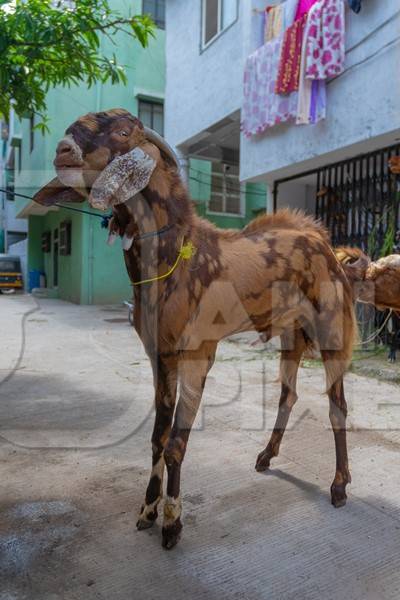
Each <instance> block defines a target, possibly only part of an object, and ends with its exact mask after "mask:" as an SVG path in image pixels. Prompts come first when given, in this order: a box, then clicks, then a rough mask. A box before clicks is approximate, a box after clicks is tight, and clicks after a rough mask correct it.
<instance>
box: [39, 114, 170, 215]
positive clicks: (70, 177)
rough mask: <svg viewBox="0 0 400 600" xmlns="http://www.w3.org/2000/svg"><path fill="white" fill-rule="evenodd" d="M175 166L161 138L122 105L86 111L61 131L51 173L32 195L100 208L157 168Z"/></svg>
mask: <svg viewBox="0 0 400 600" xmlns="http://www.w3.org/2000/svg"><path fill="white" fill-rule="evenodd" d="M166 165H167V166H168V167H169V168H171V167H172V168H174V169H178V168H179V166H178V160H177V158H176V156H175V154H174V152H173V150H172V149H171V148H170V146H169V145H168V144H167V143H166V142H165V140H164V139H163V138H162V137H161V136H160V135H158V134H157V133H156V132H155V131H153V130H151V129H148V128H147V127H144V126H143V124H142V123H141V122H140V121H139V119H137V118H136V117H133V116H132V115H131V114H130V113H129V112H128V111H126V110H124V109H113V110H109V111H106V112H98V113H89V114H87V115H85V116H83V117H81V118H79V119H78V120H77V121H75V123H73V124H72V125H71V126H70V127H68V129H67V130H66V132H65V136H64V138H63V139H62V140H61V141H60V142H59V144H58V146H57V150H56V158H55V160H54V166H55V168H56V172H57V177H56V178H55V179H53V180H52V181H51V182H50V183H48V184H47V185H46V186H45V187H43V188H42V189H41V190H40V191H39V192H38V193H37V194H36V196H35V197H34V199H35V200H36V201H37V202H39V203H41V204H45V205H47V206H51V205H53V204H55V203H57V202H59V201H60V200H61V201H64V202H66V201H70V202H77V201H83V200H84V199H85V198H88V199H89V202H90V204H91V205H92V206H93V207H95V208H100V209H106V208H108V207H109V206H112V205H114V204H120V203H122V202H126V201H127V200H128V199H129V198H131V197H133V196H134V195H135V194H137V193H138V192H140V191H141V190H143V189H144V188H145V187H146V186H147V185H148V184H149V182H150V180H151V178H152V175H153V173H154V171H155V170H156V169H157V167H158V166H159V167H161V166H162V167H165V166H166Z"/></svg>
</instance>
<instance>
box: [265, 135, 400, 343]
mask: <svg viewBox="0 0 400 600" xmlns="http://www.w3.org/2000/svg"><path fill="white" fill-rule="evenodd" d="M399 156H400V144H396V145H394V146H390V147H387V148H383V149H380V150H376V151H374V152H370V153H367V154H362V155H359V156H356V157H354V158H352V159H348V160H343V161H340V162H337V163H333V164H330V165H327V166H325V167H321V168H319V169H315V170H312V171H307V172H305V173H301V174H299V175H296V176H292V177H287V178H285V179H280V180H278V181H276V182H275V184H274V190H273V191H274V210H276V208H277V203H278V193H279V186H280V185H282V184H283V183H287V182H294V181H296V180H301V179H302V178H305V177H307V178H310V177H311V176H314V177H315V179H314V181H315V186H316V202H315V215H316V217H317V218H318V219H320V220H321V221H322V222H323V223H324V225H325V226H326V228H327V229H328V231H329V233H330V235H331V239H332V244H333V246H335V247H337V246H356V247H358V248H361V249H362V250H364V252H366V253H367V254H368V255H369V256H370V257H371V258H373V259H377V258H379V257H380V256H382V255H386V254H392V253H393V252H394V244H395V240H396V232H397V231H399V230H400V175H395V174H393V173H392V171H391V168H390V161H391V159H394V158H395V157H399ZM399 161H400V159H399ZM357 313H358V319H359V323H360V331H361V336H362V338H363V339H364V340H365V339H369V338H370V337H371V334H372V335H373V333H374V331H377V330H379V329H380V328H381V327H382V324H383V323H384V322H385V319H386V314H387V313H381V312H378V311H375V310H374V309H373V308H372V307H367V306H365V305H358V306H357ZM393 336H395V337H396V338H399V339H400V330H399V322H398V321H397V322H396V323H395V331H393V322H390V323H389V328H388V327H384V328H383V329H382V330H381V331H380V334H379V336H378V338H377V339H374V341H373V344H374V345H376V344H380V343H382V344H385V345H389V346H392V344H393V339H394V337H393Z"/></svg>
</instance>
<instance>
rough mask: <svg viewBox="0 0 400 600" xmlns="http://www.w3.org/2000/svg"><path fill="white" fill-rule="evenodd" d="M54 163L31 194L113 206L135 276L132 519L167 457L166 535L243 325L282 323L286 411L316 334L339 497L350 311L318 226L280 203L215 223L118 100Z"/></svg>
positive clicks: (345, 286) (145, 515)
mask: <svg viewBox="0 0 400 600" xmlns="http://www.w3.org/2000/svg"><path fill="white" fill-rule="evenodd" d="M55 166H56V170H57V178H56V179H54V180H53V181H52V182H50V184H48V185H47V186H45V187H44V188H43V189H42V190H41V191H40V192H38V194H37V196H36V200H37V201H39V202H41V203H44V204H52V203H54V202H57V201H58V200H59V199H60V198H62V199H63V200H64V201H65V200H66V198H67V197H68V195H70V197H71V200H72V201H79V200H83V199H84V198H86V197H88V198H89V202H90V203H91V204H92V205H94V206H101V207H107V206H112V207H113V215H114V221H113V224H112V229H113V231H114V232H115V231H117V232H118V233H119V234H120V235H122V236H125V242H126V240H128V242H127V243H125V247H126V250H125V251H124V257H125V262H126V267H127V270H128V274H129V277H130V279H131V281H132V283H133V284H134V285H133V290H134V296H135V306H136V310H135V327H136V330H137V332H138V334H139V336H140V338H141V340H142V342H143V344H144V347H145V349H146V352H147V354H148V356H149V359H150V361H151V364H152V367H153V373H154V386H155V407H156V417H155V424H154V431H153V435H152V448H153V459H152V465H153V466H152V472H151V477H150V482H149V485H148V488H147V492H146V496H145V502H144V504H143V506H142V508H141V511H140V516H139V520H138V523H137V526H138V528H139V529H144V528H147V527H150V526H151V525H152V524H153V523H154V521H155V520H156V519H157V516H158V514H157V507H158V504H159V502H160V500H161V497H162V493H163V476H164V470H165V467H166V470H167V495H166V499H165V504H164V522H163V529H162V538H163V539H162V543H163V546H164V547H165V548H171V547H173V546H174V545H175V544H176V543H177V541H178V539H179V536H180V533H181V530H182V523H181V510H182V502H181V494H180V475H181V465H182V461H183V459H184V456H185V452H186V447H187V443H188V438H189V434H190V430H191V427H192V425H193V422H194V419H195V417H196V414H197V410H198V408H199V404H200V401H201V397H202V393H203V389H204V386H205V383H206V378H207V374H208V372H209V370H210V369H211V367H212V365H213V362H214V359H215V353H216V349H217V344H218V342H219V341H220V339H222V338H224V337H226V336H228V335H230V334H233V333H236V332H240V331H245V330H256V331H258V332H260V333H262V334H263V335H265V336H266V337H272V336H275V335H283V336H284V342H285V346H284V349H283V352H282V360H283V362H284V364H285V367H286V370H285V372H286V374H287V375H286V377H287V385H286V387H284V389H283V396H284V401H282V398H281V404H280V406H281V407H283V409H282V414H281V413H280V414H281V416H282V418H283V420H284V421H286V420H287V418H288V415H289V413H290V410H291V407H292V405H293V402H294V400H295V394H294V393H293V392H292V390H293V389H295V386H294V385H292V383H293V382H294V381H295V378H296V373H297V367H298V364H299V361H300V358H301V355H302V353H303V351H304V348H305V346H306V345H307V343H308V342H309V341H310V340H312V342H313V343H314V344H316V345H317V346H318V347H319V349H320V351H321V355H322V359H323V362H324V366H325V370H326V379H327V391H328V396H329V404H330V420H331V424H332V428H333V433H334V437H335V447H336V465H337V466H336V473H335V475H334V479H333V483H332V486H331V499H332V503H333V505H334V506H336V507H339V506H343V505H344V504H345V502H346V485H347V484H348V483H349V482H350V473H349V468H348V458H347V448H346V413H347V409H346V400H345V396H344V389H343V375H344V373H345V370H346V368H347V366H348V364H349V361H350V358H351V353H352V347H353V341H354V338H355V335H356V323H355V317H354V311H353V297H352V290H351V286H350V284H349V281H348V278H347V277H346V275H345V273H344V271H343V268H342V266H341V265H340V262H339V261H338V260H337V259H336V257H335V255H334V253H333V251H332V249H331V247H330V244H329V240H328V238H327V235H326V232H325V230H324V229H323V228H322V227H321V226H320V225H318V224H317V223H316V222H314V221H313V220H312V219H311V218H309V217H306V216H304V215H303V214H301V213H290V212H289V211H284V212H281V213H278V214H277V215H273V216H264V217H262V218H261V219H258V220H256V221H255V222H253V223H251V224H250V225H248V226H247V227H246V228H245V229H244V230H242V231H239V232H238V231H225V230H219V229H217V228H216V227H214V226H213V225H211V224H210V223H209V222H207V221H205V220H202V219H201V218H199V217H198V216H197V215H196V214H195V212H194V210H193V208H192V204H191V202H190V201H189V198H188V193H187V190H186V188H185V185H184V184H183V183H182V180H181V177H180V174H179V169H178V165H177V163H176V160H175V157H174V154H173V152H172V151H171V150H170V149H169V148H168V146H167V145H166V143H165V142H164V140H162V139H161V138H159V137H158V136H157V135H156V134H154V132H151V131H149V130H146V129H145V128H144V127H143V125H142V124H141V122H140V121H138V119H136V118H135V117H133V116H132V115H130V114H129V113H128V112H126V111H124V110H122V109H117V110H110V111H107V112H101V113H90V114H88V115H85V116H84V117H81V118H80V119H78V120H77V121H76V122H75V123H73V125H71V126H70V127H69V128H68V129H67V131H66V135H65V138H64V139H63V140H62V141H61V142H60V143H59V145H58V148H57V156H56V158H55ZM193 247H194V248H195V253H193V252H192V251H191V249H192V248H193ZM167 275H168V276H167ZM143 280H145V281H147V280H150V281H148V282H146V283H142V284H140V282H142V281H143ZM136 284H138V285H136ZM178 383H179V398H178V401H177V402H176V395H177V386H178ZM269 454H270V453H269V451H268V446H267V448H266V450H265V451H264V452H263V453H261V455H260V456H259V457H258V460H257V466H256V468H257V469H259V470H262V469H265V468H267V467H268V465H269Z"/></svg>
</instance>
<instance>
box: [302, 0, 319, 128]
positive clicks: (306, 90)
mask: <svg viewBox="0 0 400 600" xmlns="http://www.w3.org/2000/svg"><path fill="white" fill-rule="evenodd" d="M317 10H319V5H318V3H316V4H314V5H313V6H312V7H311V9H310V11H309V13H308V15H307V22H306V25H305V27H304V37H303V46H302V52H301V63H300V85H299V103H298V106H297V118H296V124H297V125H309V124H310V123H313V122H314V123H315V122H316V121H315V118H314V113H315V111H314V110H313V109H314V107H313V104H315V96H316V86H317V84H318V81H317V80H316V79H314V80H312V79H309V78H307V77H306V70H307V42H308V40H309V38H310V29H311V24H312V23H313V22H314V18H313V14H314V13H315V12H316V11H317ZM324 87H325V86H324ZM324 92H325V90H324ZM324 92H323V93H324ZM322 118H325V114H324V115H323V116H322Z"/></svg>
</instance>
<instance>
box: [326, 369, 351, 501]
mask: <svg viewBox="0 0 400 600" xmlns="http://www.w3.org/2000/svg"><path fill="white" fill-rule="evenodd" d="M328 396H329V419H330V422H331V425H332V429H333V435H334V437H335V450H336V473H335V478H334V480H333V483H332V485H331V501H332V504H333V506H334V507H335V508H339V507H341V506H344V505H345V504H346V500H347V495H346V486H347V484H348V483H351V475H350V471H349V461H348V456H347V439H346V418H347V403H346V399H345V396H344V387H343V378H340V379H339V380H338V381H337V382H336V383H334V384H333V385H332V386H331V387H330V389H329V391H328Z"/></svg>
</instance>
